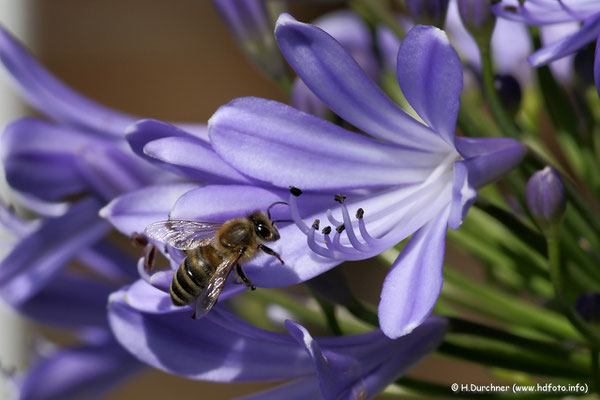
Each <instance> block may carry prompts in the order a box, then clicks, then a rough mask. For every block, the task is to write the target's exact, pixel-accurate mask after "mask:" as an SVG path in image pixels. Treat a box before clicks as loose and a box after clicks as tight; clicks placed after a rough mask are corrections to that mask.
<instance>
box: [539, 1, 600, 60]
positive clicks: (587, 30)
mask: <svg viewBox="0 0 600 400" xmlns="http://www.w3.org/2000/svg"><path fill="white" fill-rule="evenodd" d="M599 35H600V13H598V14H594V15H592V16H591V17H589V18H587V19H586V20H585V21H584V22H583V26H582V27H581V29H580V30H579V31H578V32H577V33H574V34H572V35H570V36H567V37H566V38H564V39H562V40H559V41H557V42H554V43H552V44H550V45H548V46H544V47H543V48H541V49H540V50H538V51H536V52H535V53H533V54H532V55H531V56H530V57H529V62H530V63H531V65H532V66H534V67H541V66H543V65H546V64H548V63H549V62H551V61H554V60H556V59H559V58H562V57H564V56H566V55H569V54H571V53H575V52H576V51H577V50H579V49H580V48H582V47H583V46H585V45H586V44H588V43H589V42H591V41H593V40H596V39H598V36H599Z"/></svg>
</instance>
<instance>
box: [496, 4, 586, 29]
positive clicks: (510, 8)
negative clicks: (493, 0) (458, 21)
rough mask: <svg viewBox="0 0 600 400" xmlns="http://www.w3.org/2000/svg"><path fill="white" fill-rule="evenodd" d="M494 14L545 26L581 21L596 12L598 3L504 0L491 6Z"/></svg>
mask: <svg viewBox="0 0 600 400" xmlns="http://www.w3.org/2000/svg"><path fill="white" fill-rule="evenodd" d="M492 10H493V11H494V13H495V14H496V15H497V16H499V17H502V18H508V19H512V20H516V21H520V22H525V23H527V24H532V25H546V24H555V23H560V22H567V21H573V20H579V21H582V20H584V19H585V18H587V17H589V16H590V15H592V14H594V13H597V12H598V3H597V2H596V1H594V0H591V1H585V0H584V1H578V0H571V1H569V2H568V3H566V2H563V1H555V0H535V1H526V2H522V1H520V0H504V1H502V2H500V3H499V4H496V5H493V6H492Z"/></svg>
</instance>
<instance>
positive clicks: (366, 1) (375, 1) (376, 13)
mask: <svg viewBox="0 0 600 400" xmlns="http://www.w3.org/2000/svg"><path fill="white" fill-rule="evenodd" d="M386 3H387V1H382V0H350V1H349V2H348V4H349V5H350V7H351V8H353V9H354V10H355V11H356V12H357V13H358V14H360V15H362V17H363V18H364V19H365V20H367V21H368V22H369V23H370V24H371V25H372V26H377V25H380V24H383V25H386V26H387V27H388V28H390V29H391V30H392V32H394V34H395V35H396V36H398V38H400V39H402V38H403V37H404V35H405V32H404V29H402V27H401V26H400V25H399V24H398V21H397V20H396V18H395V16H394V13H392V12H391V11H390V10H389V7H387V5H386Z"/></svg>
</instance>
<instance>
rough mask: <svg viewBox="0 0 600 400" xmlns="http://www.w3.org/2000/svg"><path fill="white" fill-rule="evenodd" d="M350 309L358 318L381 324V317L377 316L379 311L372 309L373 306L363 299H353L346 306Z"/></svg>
mask: <svg viewBox="0 0 600 400" xmlns="http://www.w3.org/2000/svg"><path fill="white" fill-rule="evenodd" d="M346 308H347V309H348V311H350V313H351V314H352V315H354V316H355V317H356V318H358V319H360V320H361V321H363V322H366V323H367V324H369V325H373V326H377V327H378V326H379V318H378V317H377V312H376V311H374V310H372V309H371V308H369V307H367V306H365V305H364V304H363V303H362V302H361V301H359V300H357V299H352V302H351V303H350V304H349V305H348V306H346Z"/></svg>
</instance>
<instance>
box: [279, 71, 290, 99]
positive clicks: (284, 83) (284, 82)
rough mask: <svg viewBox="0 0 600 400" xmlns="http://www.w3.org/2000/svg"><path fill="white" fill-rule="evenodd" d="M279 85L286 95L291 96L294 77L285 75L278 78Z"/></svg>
mask: <svg viewBox="0 0 600 400" xmlns="http://www.w3.org/2000/svg"><path fill="white" fill-rule="evenodd" d="M277 85H278V86H279V90H281V92H282V93H283V94H284V95H285V97H288V98H289V97H290V94H291V93H292V79H291V78H290V77H289V76H287V75H285V76H282V77H281V78H280V79H278V80H277Z"/></svg>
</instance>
